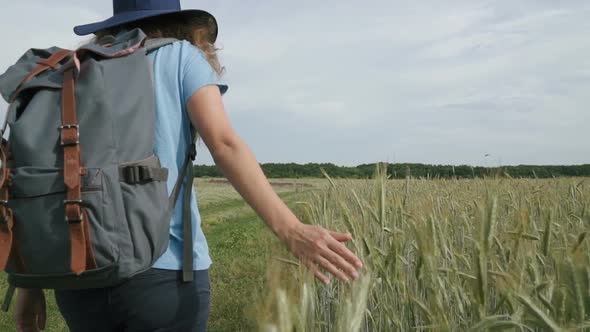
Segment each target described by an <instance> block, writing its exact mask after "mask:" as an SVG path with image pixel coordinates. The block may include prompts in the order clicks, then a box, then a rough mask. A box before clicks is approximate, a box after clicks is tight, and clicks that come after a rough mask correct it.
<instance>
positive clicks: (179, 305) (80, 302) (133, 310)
mask: <svg viewBox="0 0 590 332" xmlns="http://www.w3.org/2000/svg"><path fill="white" fill-rule="evenodd" d="M55 297H56V299H57V305H58V306H59V310H60V311H61V314H62V315H63V317H64V318H65V320H66V322H67V324H68V327H69V328H70V330H71V331H72V332H78V331H80V332H81V331H84V332H91V331H97V332H98V331H100V332H109V331H114V332H123V331H124V332H148V331H153V332H155V331H159V332H164V331H170V332H172V331H178V332H190V331H194V332H201V331H205V329H206V327H207V318H208V316H209V305H210V300H211V291H210V286H209V273H208V271H207V270H204V271H195V279H194V281H193V282H191V283H183V282H182V272H181V271H170V270H160V269H150V270H148V271H146V272H143V273H141V274H138V275H137V276H135V277H133V278H132V279H130V280H129V281H126V282H125V283H123V284H121V285H119V286H116V287H111V288H101V289H85V290H59V291H55Z"/></svg>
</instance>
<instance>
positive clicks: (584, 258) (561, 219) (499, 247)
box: [257, 171, 590, 332]
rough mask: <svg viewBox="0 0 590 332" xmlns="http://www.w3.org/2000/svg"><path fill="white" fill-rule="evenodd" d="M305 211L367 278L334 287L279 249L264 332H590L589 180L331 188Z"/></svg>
mask: <svg viewBox="0 0 590 332" xmlns="http://www.w3.org/2000/svg"><path fill="white" fill-rule="evenodd" d="M329 183H330V184H329V185H328V186H327V188H326V189H325V190H316V191H313V192H312V193H310V194H309V195H308V196H307V198H306V199H303V200H301V201H300V202H298V207H299V208H298V213H299V214H300V215H301V216H302V218H303V219H304V220H306V221H307V222H311V223H315V224H319V225H322V226H325V227H328V228H332V229H337V230H340V231H348V232H350V233H352V234H353V237H354V240H353V242H352V243H351V244H350V247H351V249H353V250H354V251H355V252H356V253H358V254H359V255H360V256H361V257H362V259H363V261H364V263H365V268H364V271H363V275H362V277H361V278H360V279H359V280H357V281H355V282H354V283H352V284H350V285H345V284H342V283H339V282H336V281H334V282H332V283H331V285H330V286H324V285H322V284H320V283H318V282H315V281H314V280H313V278H312V276H311V275H310V274H309V272H307V271H306V270H305V269H304V268H302V267H301V266H299V264H298V263H297V262H295V261H293V260H292V259H291V258H290V257H289V255H288V254H287V253H286V252H285V251H284V249H281V248H279V247H277V248H276V254H275V256H276V257H275V258H277V259H274V260H273V262H272V263H270V266H269V268H268V271H269V272H268V273H267V284H268V286H267V288H266V291H265V292H266V293H265V295H264V296H263V297H262V300H261V301H260V302H259V304H258V309H259V310H257V312H258V313H259V315H258V316H259V317H258V318H257V319H258V324H259V329H260V330H261V331H269V332H270V331H277V332H279V331H280V332H285V331H574V330H584V329H589V330H590V287H589V285H590V251H589V244H588V240H587V239H586V237H587V234H588V231H589V229H590V180H588V179H584V178H564V179H548V180H538V179H479V180H477V179H476V180H421V179H407V180H405V181H404V180H389V179H387V175H386V174H383V171H378V174H377V176H376V178H375V179H374V180H361V181H359V180H354V181H348V180H330V181H329Z"/></svg>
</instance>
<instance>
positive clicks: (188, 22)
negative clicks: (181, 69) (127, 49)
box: [96, 13, 225, 76]
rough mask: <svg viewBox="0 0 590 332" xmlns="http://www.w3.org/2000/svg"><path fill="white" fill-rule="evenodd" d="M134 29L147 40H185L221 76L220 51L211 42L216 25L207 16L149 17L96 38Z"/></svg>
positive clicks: (98, 35) (104, 31) (111, 29)
mask: <svg viewBox="0 0 590 332" xmlns="http://www.w3.org/2000/svg"><path fill="white" fill-rule="evenodd" d="M135 28H140V29H141V30H143V32H144V33H145V34H146V35H147V37H148V38H176V39H179V40H186V41H188V42H190V43H191V44H193V45H194V46H195V47H197V48H199V49H200V50H201V51H203V53H204V54H205V56H206V58H207V61H208V62H209V64H210V65H211V67H213V70H215V72H216V73H217V75H218V76H221V75H222V74H223V72H224V70H225V68H224V67H223V66H222V65H221V63H220V61H219V57H218V54H217V52H218V51H219V50H220V49H219V48H217V47H216V46H215V44H214V43H212V42H211V40H212V39H213V36H214V34H215V33H216V31H215V29H216V23H215V22H214V21H213V19H211V18H210V17H208V16H202V15H187V14H185V13H175V14H169V15H163V16H157V17H151V18H147V19H143V20H140V21H137V22H131V23H128V24H125V25H120V26H117V27H114V28H110V29H107V30H102V31H99V32H97V33H96V38H97V39H101V38H103V37H105V36H108V35H115V34H117V33H119V32H121V31H129V30H132V29H135Z"/></svg>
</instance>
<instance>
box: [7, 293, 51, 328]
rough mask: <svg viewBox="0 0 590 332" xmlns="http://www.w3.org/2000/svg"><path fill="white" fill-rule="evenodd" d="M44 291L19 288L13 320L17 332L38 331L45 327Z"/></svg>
mask: <svg viewBox="0 0 590 332" xmlns="http://www.w3.org/2000/svg"><path fill="white" fill-rule="evenodd" d="M46 312H47V311H46V307H45V293H43V290H41V289H24V288H19V289H18V290H17V294H16V304H15V307H14V322H15V325H16V330H17V331H18V332H38V331H41V330H44V329H45V321H46V319H47V316H46Z"/></svg>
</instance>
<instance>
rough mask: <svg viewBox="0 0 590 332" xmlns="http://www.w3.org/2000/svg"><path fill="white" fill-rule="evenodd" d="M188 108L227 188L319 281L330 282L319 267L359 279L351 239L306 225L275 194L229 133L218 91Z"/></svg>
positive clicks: (205, 92) (202, 94)
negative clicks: (238, 194)
mask: <svg viewBox="0 0 590 332" xmlns="http://www.w3.org/2000/svg"><path fill="white" fill-rule="evenodd" d="M187 109H188V112H189V117H190V119H191V122H192V123H193V125H194V126H195V128H197V130H198V132H199V135H200V136H201V137H202V138H203V141H204V142H205V144H206V145H207V147H208V148H209V151H210V152H211V155H212V156H213V159H214V160H215V163H216V164H217V165H218V166H219V168H220V169H221V170H222V172H223V173H224V175H225V176H226V177H227V179H228V180H229V181H230V183H231V184H232V185H233V186H234V187H235V188H236V190H237V191H238V192H239V193H240V195H242V197H243V198H244V200H246V202H247V203H248V204H249V205H250V206H251V207H252V208H253V209H254V210H255V211H256V213H257V214H258V215H259V216H260V217H261V218H262V219H263V220H264V221H265V223H266V224H267V225H268V226H269V228H270V229H271V230H272V231H273V232H274V234H275V235H276V236H278V237H279V239H281V240H282V241H283V242H284V243H285V244H286V245H287V246H288V248H289V249H290V250H291V252H292V253H293V254H294V255H295V256H297V257H298V258H299V259H300V260H301V261H302V262H303V263H304V264H305V265H306V266H308V267H309V268H310V269H311V270H312V271H313V272H314V274H315V276H316V277H317V278H318V279H319V280H321V281H322V282H324V283H329V279H328V277H327V276H326V275H324V274H323V273H322V272H321V271H320V269H319V268H318V267H322V268H324V269H325V270H326V271H328V272H330V273H331V274H333V275H334V276H336V277H338V278H339V279H340V280H342V281H348V280H349V279H350V278H356V277H358V272H357V271H358V269H360V268H361V267H362V263H361V261H360V259H359V258H358V257H357V256H355V255H354V254H353V253H352V252H351V251H350V250H348V248H346V246H345V245H344V244H343V242H346V241H349V240H351V239H352V237H351V235H350V234H341V233H336V232H332V231H329V230H326V229H324V228H322V227H319V226H312V225H306V224H303V223H301V222H300V221H299V220H298V219H297V217H296V216H295V215H294V214H293V213H292V212H291V210H289V208H288V207H287V206H286V205H285V203H284V202H283V201H282V200H281V199H280V197H279V196H278V195H277V194H276V193H275V192H274V190H273V189H272V187H271V185H270V183H269V182H268V180H267V179H266V176H265V175H264V173H263V172H262V169H261V168H260V165H259V164H258V162H257V161H256V158H255V157H254V154H253V153H252V151H251V150H250V148H249V147H248V146H247V145H246V144H245V143H244V142H243V141H242V140H241V139H240V138H239V137H238V135H237V134H236V132H235V131H234V129H233V128H232V126H231V124H230V121H229V119H228V117H227V114H226V113H225V110H224V106H223V101H222V98H221V94H220V92H219V88H218V87H217V86H215V85H209V86H205V87H203V88H201V89H199V90H198V91H197V92H195V93H194V94H193V95H192V96H191V98H190V99H189V102H188V105H187Z"/></svg>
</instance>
